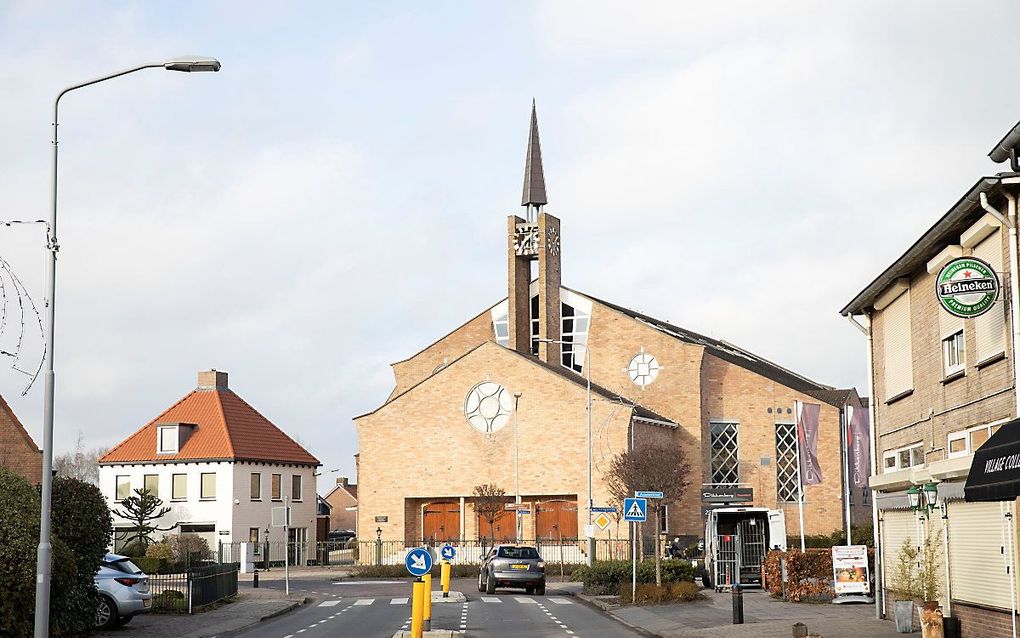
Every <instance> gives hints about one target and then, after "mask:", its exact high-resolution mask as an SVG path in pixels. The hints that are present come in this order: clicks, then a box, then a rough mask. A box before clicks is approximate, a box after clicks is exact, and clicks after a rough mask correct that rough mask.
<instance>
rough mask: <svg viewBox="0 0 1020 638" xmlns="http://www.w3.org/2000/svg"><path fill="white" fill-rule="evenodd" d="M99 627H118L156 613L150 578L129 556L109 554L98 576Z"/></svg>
mask: <svg viewBox="0 0 1020 638" xmlns="http://www.w3.org/2000/svg"><path fill="white" fill-rule="evenodd" d="M96 589H98V590H99V606H98V607H97V608H96V627H99V628H100V629H104V628H108V627H117V626H119V625H123V624H125V623H127V622H130V620H131V619H132V618H134V617H135V616H137V615H138V614H146V613H149V611H150V610H151V609H152V593H151V592H150V591H149V577H148V576H146V575H145V574H144V573H143V572H142V570H140V569H138V566H137V565H135V564H134V563H132V562H131V559H129V558H128V557H126V556H120V555H119V554H107V555H106V556H104V557H103V561H102V562H101V563H100V565H99V571H98V572H96Z"/></svg>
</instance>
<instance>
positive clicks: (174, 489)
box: [170, 474, 188, 501]
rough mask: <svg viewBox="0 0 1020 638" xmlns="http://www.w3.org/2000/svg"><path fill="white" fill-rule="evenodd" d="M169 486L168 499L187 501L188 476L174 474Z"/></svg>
mask: <svg viewBox="0 0 1020 638" xmlns="http://www.w3.org/2000/svg"><path fill="white" fill-rule="evenodd" d="M171 478H172V481H171V486H170V495H171V496H170V497H171V500H174V501H186V500H188V475H187V474H174V475H173V476H172V477H171Z"/></svg>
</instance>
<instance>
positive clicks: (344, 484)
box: [336, 476, 350, 487]
mask: <svg viewBox="0 0 1020 638" xmlns="http://www.w3.org/2000/svg"><path fill="white" fill-rule="evenodd" d="M349 480H350V479H349V478H347V477H346V476H338V477H336V484H337V485H339V486H341V487H347V485H348V483H347V481H349Z"/></svg>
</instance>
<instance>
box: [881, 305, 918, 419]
mask: <svg viewBox="0 0 1020 638" xmlns="http://www.w3.org/2000/svg"><path fill="white" fill-rule="evenodd" d="M881 320H882V321H881V325H882V339H883V356H884V358H885V379H884V381H885V387H884V388H883V390H884V393H885V396H884V397H883V399H884V400H886V401H888V400H889V399H892V398H895V397H897V396H900V395H902V394H904V393H905V392H907V391H908V390H912V389H913V387H914V365H913V359H912V354H911V348H912V346H911V341H910V291H909V290H907V291H905V292H904V293H903V294H901V295H900V296H899V297H897V298H896V300H895V301H893V302H892V303H890V304H889V305H888V306H886V307H885V309H883V310H882V314H881Z"/></svg>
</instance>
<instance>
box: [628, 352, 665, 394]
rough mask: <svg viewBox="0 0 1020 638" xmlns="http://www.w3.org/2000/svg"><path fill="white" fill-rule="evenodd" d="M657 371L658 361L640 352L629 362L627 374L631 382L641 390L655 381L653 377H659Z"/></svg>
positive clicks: (658, 367)
mask: <svg viewBox="0 0 1020 638" xmlns="http://www.w3.org/2000/svg"><path fill="white" fill-rule="evenodd" d="M659 369H660V366H659V360H658V359H656V358H655V357H653V356H652V355H650V354H648V353H647V352H641V353H639V354H638V355H637V356H635V357H634V358H633V359H631V360H630V365H629V366H627V374H629V375H630V380H631V381H633V382H634V383H635V384H637V385H639V386H641V387H642V388H643V387H645V386H646V385H648V384H649V383H651V382H652V381H655V377H657V376H659Z"/></svg>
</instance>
